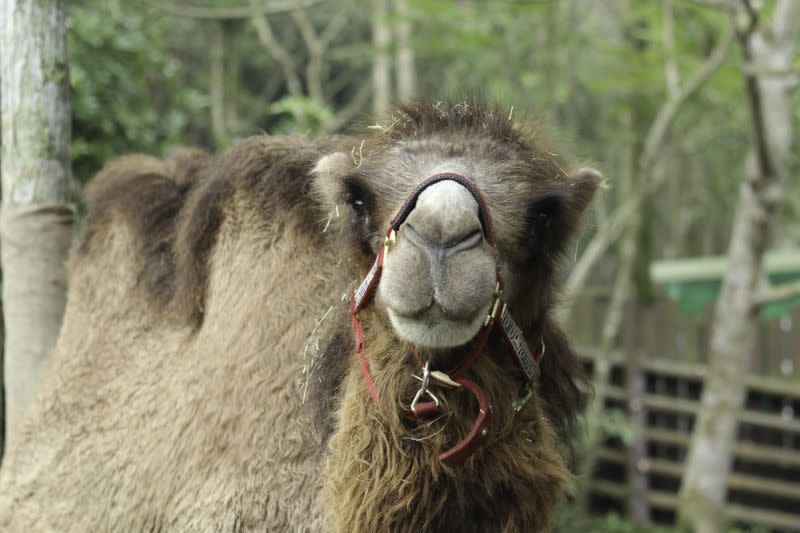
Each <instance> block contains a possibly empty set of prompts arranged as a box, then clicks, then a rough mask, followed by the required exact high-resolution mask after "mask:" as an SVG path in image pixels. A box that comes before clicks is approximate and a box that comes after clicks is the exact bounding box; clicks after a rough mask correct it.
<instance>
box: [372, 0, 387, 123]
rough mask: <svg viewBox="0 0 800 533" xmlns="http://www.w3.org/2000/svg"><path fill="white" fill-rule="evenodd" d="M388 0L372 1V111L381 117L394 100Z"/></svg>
mask: <svg viewBox="0 0 800 533" xmlns="http://www.w3.org/2000/svg"><path fill="white" fill-rule="evenodd" d="M388 16H389V9H388V0H373V1H372V45H373V48H374V54H375V55H374V59H373V64H372V110H373V112H374V113H375V114H377V115H381V114H382V113H384V112H385V111H386V110H387V109H389V102H390V100H391V98H392V93H391V90H392V85H391V84H392V81H391V71H390V62H389V45H390V43H391V39H392V36H391V33H390V32H389V26H388V22H387V18H388Z"/></svg>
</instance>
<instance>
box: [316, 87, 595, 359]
mask: <svg viewBox="0 0 800 533" xmlns="http://www.w3.org/2000/svg"><path fill="white" fill-rule="evenodd" d="M565 168H566V165H565V163H563V162H562V161H561V160H560V158H559V157H558V156H557V155H556V154H553V153H551V152H550V150H549V149H548V147H546V146H544V145H542V144H541V143H540V142H539V141H538V140H537V139H536V138H535V136H534V135H533V134H531V133H529V132H526V131H524V130H523V129H522V128H520V127H518V126H516V125H514V124H513V123H512V122H511V120H510V118H509V117H508V116H507V114H506V113H503V114H501V113H500V111H499V110H498V109H492V108H490V107H486V106H480V105H472V104H470V103H462V104H458V105H444V104H441V105H436V106H432V105H429V104H423V103H413V104H409V105H407V106H403V107H400V108H399V109H398V110H396V111H395V113H394V115H393V116H392V117H391V118H390V120H389V121H388V122H386V123H384V124H379V125H377V126H374V127H373V129H372V135H371V136H369V137H368V138H366V139H365V140H364V141H363V143H360V144H357V145H355V146H354V147H353V150H352V151H351V152H350V153H344V152H339V153H334V154H331V155H328V156H326V157H324V158H322V159H321V160H320V161H319V162H318V164H317V166H316V169H315V174H316V187H317V190H318V191H320V192H321V193H322V197H323V202H324V204H325V205H326V209H327V211H328V213H329V216H331V217H332V218H333V219H339V220H338V223H340V224H341V227H340V231H341V233H342V234H343V235H344V237H345V240H346V241H347V244H348V245H349V246H350V252H351V253H350V254H349V256H350V257H352V258H354V259H355V266H356V271H357V272H356V275H357V276H361V277H363V276H365V275H366V273H367V272H368V271H369V270H370V268H371V267H372V266H373V264H374V262H375V260H376V256H377V255H378V254H379V253H380V252H381V250H384V257H383V268H382V272H381V275H380V279H379V282H378V283H377V286H376V288H375V289H376V290H375V294H374V300H375V301H374V303H373V305H375V306H376V307H377V308H378V310H379V311H380V312H381V313H383V314H384V316H385V317H386V318H388V321H389V323H390V324H391V327H392V329H393V330H394V332H395V334H396V335H397V337H398V338H399V339H401V340H403V341H406V342H408V343H410V344H411V345H413V346H415V347H417V348H418V349H420V350H425V351H427V352H428V354H429V357H431V358H435V357H436V354H439V353H443V352H447V351H448V350H449V349H452V348H455V347H459V346H462V345H464V344H465V343H468V342H469V341H470V340H471V339H473V338H474V337H475V336H476V334H477V333H478V332H479V330H480V329H481V328H482V326H483V325H484V323H485V320H486V317H487V315H489V314H490V313H491V312H492V309H493V306H494V301H495V296H496V290H497V287H498V281H499V279H502V280H503V281H504V288H503V294H502V297H503V299H504V300H505V301H506V302H507V303H508V304H509V307H510V309H512V310H513V311H514V313H515V316H516V318H517V319H518V320H519V319H521V320H523V321H530V320H535V319H536V318H537V316H538V315H540V314H541V313H542V312H543V311H544V310H545V309H546V308H547V307H548V306H549V305H550V300H551V297H552V290H553V288H552V285H553V283H552V282H553V279H552V278H553V275H552V274H553V270H554V267H555V266H556V261H557V259H558V257H559V255H560V254H561V252H563V251H564V250H565V247H566V245H567V243H568V242H569V238H570V236H571V234H572V233H573V231H574V230H575V228H576V225H577V222H578V219H579V217H580V214H581V212H582V211H583V210H584V208H585V207H586V206H587V204H588V203H589V201H590V199H591V198H592V196H593V194H594V191H595V188H596V187H597V185H598V183H599V182H600V180H601V176H600V175H599V173H598V172H596V171H594V170H592V169H588V168H579V169H577V170H574V171H567V170H565ZM451 177H452V179H451ZM431 178H433V179H431ZM437 178H440V179H437ZM425 180H431V181H434V183H432V184H431V185H429V186H423V187H422V188H421V187H420V184H422V183H423V182H425ZM471 185H472V186H471ZM406 204H412V205H411V206H410V208H408V207H406V209H402V208H403V207H404V205H406ZM401 211H403V213H402V218H403V220H402V221H400V222H401V223H399V224H395V225H396V228H392V227H391V226H392V221H393V219H396V217H397V216H398V215H399V214H400V212H401ZM393 229H394V231H393ZM493 240H496V244H493V242H492V241H493Z"/></svg>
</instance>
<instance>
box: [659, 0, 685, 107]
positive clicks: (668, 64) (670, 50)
mask: <svg viewBox="0 0 800 533" xmlns="http://www.w3.org/2000/svg"><path fill="white" fill-rule="evenodd" d="M673 7H674V5H673V0H664V9H663V11H664V13H663V14H664V51H665V52H666V56H667V58H666V61H665V62H664V77H665V78H666V79H667V91H668V94H669V97H670V98H674V97H675V95H677V94H678V92H679V91H680V85H681V84H680V75H679V73H678V61H677V58H676V57H675V28H674V26H675V24H674V22H675V14H674V10H673Z"/></svg>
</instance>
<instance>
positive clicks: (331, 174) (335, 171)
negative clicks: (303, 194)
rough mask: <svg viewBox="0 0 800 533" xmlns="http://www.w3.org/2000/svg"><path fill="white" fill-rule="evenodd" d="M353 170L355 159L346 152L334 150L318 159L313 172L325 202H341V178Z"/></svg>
mask: <svg viewBox="0 0 800 533" xmlns="http://www.w3.org/2000/svg"><path fill="white" fill-rule="evenodd" d="M352 170H353V159H352V157H350V155H349V154H346V153H345V152H334V153H332V154H328V155H326V156H325V157H323V158H322V159H320V160H319V161H317V164H316V165H314V168H313V169H312V170H311V173H312V174H313V175H314V182H315V186H316V189H317V191H318V192H319V193H320V195H321V196H322V200H323V202H325V203H326V204H328V205H331V206H332V205H336V204H337V203H338V202H339V196H340V194H341V189H342V181H341V179H342V178H343V177H344V176H346V175H347V174H348V173H349V172H350V171H352Z"/></svg>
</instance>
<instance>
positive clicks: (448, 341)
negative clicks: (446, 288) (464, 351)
mask: <svg viewBox="0 0 800 533" xmlns="http://www.w3.org/2000/svg"><path fill="white" fill-rule="evenodd" d="M491 306H492V302H491V300H489V301H488V302H487V303H486V304H485V305H483V306H482V307H481V308H480V309H479V310H478V311H477V312H476V313H475V314H474V315H473V316H472V317H470V318H467V319H463V318H454V317H452V316H449V315H448V314H447V312H446V311H445V310H444V309H443V308H442V307H440V306H439V305H438V304H433V305H431V306H429V307H427V308H426V309H424V310H422V311H420V312H417V313H414V314H411V315H409V314H404V313H401V312H399V311H397V310H395V309H392V307H391V306H386V313H387V315H388V316H389V321H390V322H391V324H392V327H393V328H394V330H395V332H396V333H397V335H398V337H400V338H401V339H403V340H405V341H407V342H410V343H411V344H413V345H415V346H418V347H420V348H440V349H441V348H455V347H458V346H462V345H464V344H466V343H468V342H469V341H471V340H472V339H473V338H474V337H475V335H477V333H478V332H479V331H480V329H481V327H482V326H483V322H484V320H485V318H486V315H487V314H488V313H489V311H490V308H491Z"/></svg>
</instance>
